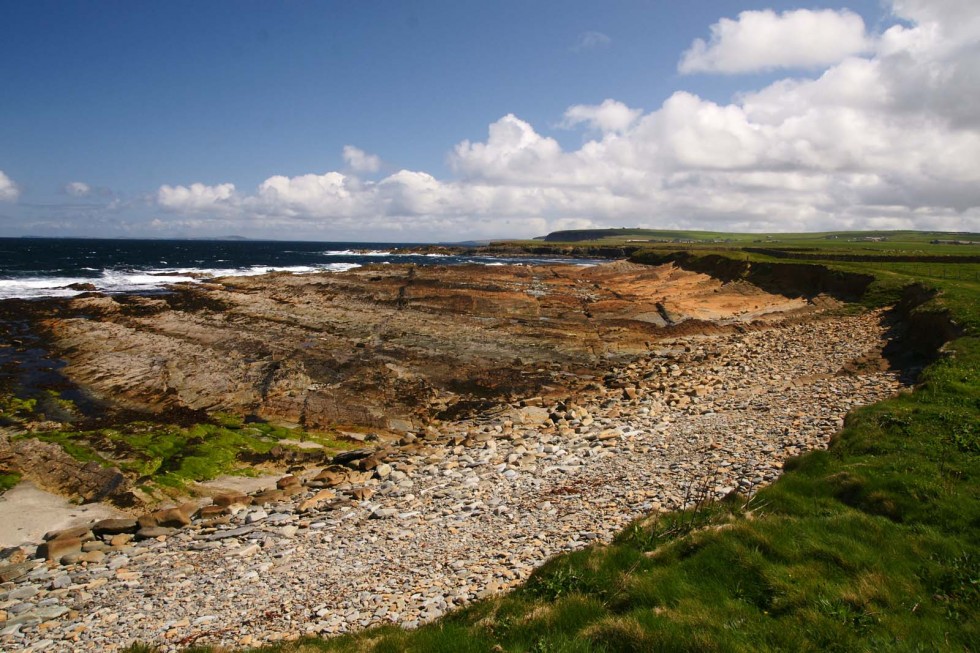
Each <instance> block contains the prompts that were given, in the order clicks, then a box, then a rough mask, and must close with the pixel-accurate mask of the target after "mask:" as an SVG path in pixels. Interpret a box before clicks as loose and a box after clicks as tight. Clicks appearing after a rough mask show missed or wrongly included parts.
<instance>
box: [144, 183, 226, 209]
mask: <svg viewBox="0 0 980 653" xmlns="http://www.w3.org/2000/svg"><path fill="white" fill-rule="evenodd" d="M156 199H157V203H158V204H159V205H160V206H162V207H164V208H165V209H170V210H173V211H183V212H190V213H194V212H199V211H214V210H218V209H221V208H227V207H229V206H231V204H232V203H233V201H234V199H235V184H218V185H217V186H206V185H204V184H200V183H198V184H191V185H190V186H166V185H164V186H161V187H160V189H159V190H158V191H157V198H156Z"/></svg>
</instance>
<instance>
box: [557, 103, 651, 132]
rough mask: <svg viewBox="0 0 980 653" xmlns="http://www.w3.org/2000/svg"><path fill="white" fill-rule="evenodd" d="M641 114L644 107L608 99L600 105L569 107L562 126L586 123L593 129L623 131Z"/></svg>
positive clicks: (568, 126)
mask: <svg viewBox="0 0 980 653" xmlns="http://www.w3.org/2000/svg"><path fill="white" fill-rule="evenodd" d="M641 115H643V110H642V109H630V108H629V107H628V106H626V105H625V104H623V103H622V102H617V101H616V100H612V99H606V100H603V101H602V104H598V105H590V104H576V105H574V106H571V107H569V108H568V109H567V110H566V111H565V117H564V120H563V121H562V126H563V127H565V128H571V127H574V126H575V125H579V124H581V123H586V124H588V125H589V127H591V128H592V129H596V130H599V131H602V132H623V131H626V130H627V129H628V128H629V127H630V126H631V125H632V124H633V123H634V122H636V119H637V118H639V117H640V116H641Z"/></svg>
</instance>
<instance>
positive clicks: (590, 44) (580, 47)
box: [572, 32, 612, 52]
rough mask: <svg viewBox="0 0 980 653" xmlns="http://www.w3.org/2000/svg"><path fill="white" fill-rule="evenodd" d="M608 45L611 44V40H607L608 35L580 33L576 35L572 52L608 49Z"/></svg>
mask: <svg viewBox="0 0 980 653" xmlns="http://www.w3.org/2000/svg"><path fill="white" fill-rule="evenodd" d="M610 44H612V39H611V38H609V35H608V34H603V33H602V32H582V33H581V34H579V35H578V39H577V40H576V41H575V45H574V46H572V50H573V51H575V52H582V51H585V50H598V49H600V48H608V47H609V46H610Z"/></svg>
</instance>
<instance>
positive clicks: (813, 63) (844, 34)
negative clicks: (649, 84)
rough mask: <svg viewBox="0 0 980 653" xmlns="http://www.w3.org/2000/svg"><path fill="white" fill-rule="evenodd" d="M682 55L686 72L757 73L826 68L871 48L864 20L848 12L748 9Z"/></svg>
mask: <svg viewBox="0 0 980 653" xmlns="http://www.w3.org/2000/svg"><path fill="white" fill-rule="evenodd" d="M710 29H711V38H710V40H709V41H707V42H706V41H704V40H703V39H696V40H695V41H694V43H692V44H691V47H690V48H689V49H688V50H687V51H686V52H684V54H683V55H682V56H681V61H680V63H679V64H678V66H677V68H678V70H679V71H680V72H682V73H751V72H759V71H767V70H776V69H779V68H822V67H826V66H829V65H832V64H835V63H838V62H840V61H843V60H844V59H845V58H847V57H849V56H852V55H856V54H859V53H862V52H866V51H868V50H869V49H870V47H871V40H870V39H869V38H868V36H867V34H866V33H865V30H864V21H863V20H862V19H861V17H860V16H858V15H857V14H855V13H853V12H850V11H847V10H842V11H835V10H832V9H823V10H817V11H812V10H809V9H796V10H792V11H785V12H783V13H779V14H777V13H776V12H774V11H772V10H771V9H766V10H763V11H743V12H741V13H740V14H739V15H738V19H737V20H732V19H730V18H722V19H721V20H719V21H718V22H717V23H715V24H714V25H712V26H711V28H710Z"/></svg>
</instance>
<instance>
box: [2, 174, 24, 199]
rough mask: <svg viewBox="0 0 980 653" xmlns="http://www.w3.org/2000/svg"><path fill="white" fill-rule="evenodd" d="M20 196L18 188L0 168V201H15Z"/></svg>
mask: <svg viewBox="0 0 980 653" xmlns="http://www.w3.org/2000/svg"><path fill="white" fill-rule="evenodd" d="M18 197H20V188H19V187H18V186H17V184H15V183H14V181H13V180H12V179H11V178H10V177H8V176H7V175H6V174H5V173H4V172H3V170H0V202H15V201H17V198H18Z"/></svg>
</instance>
